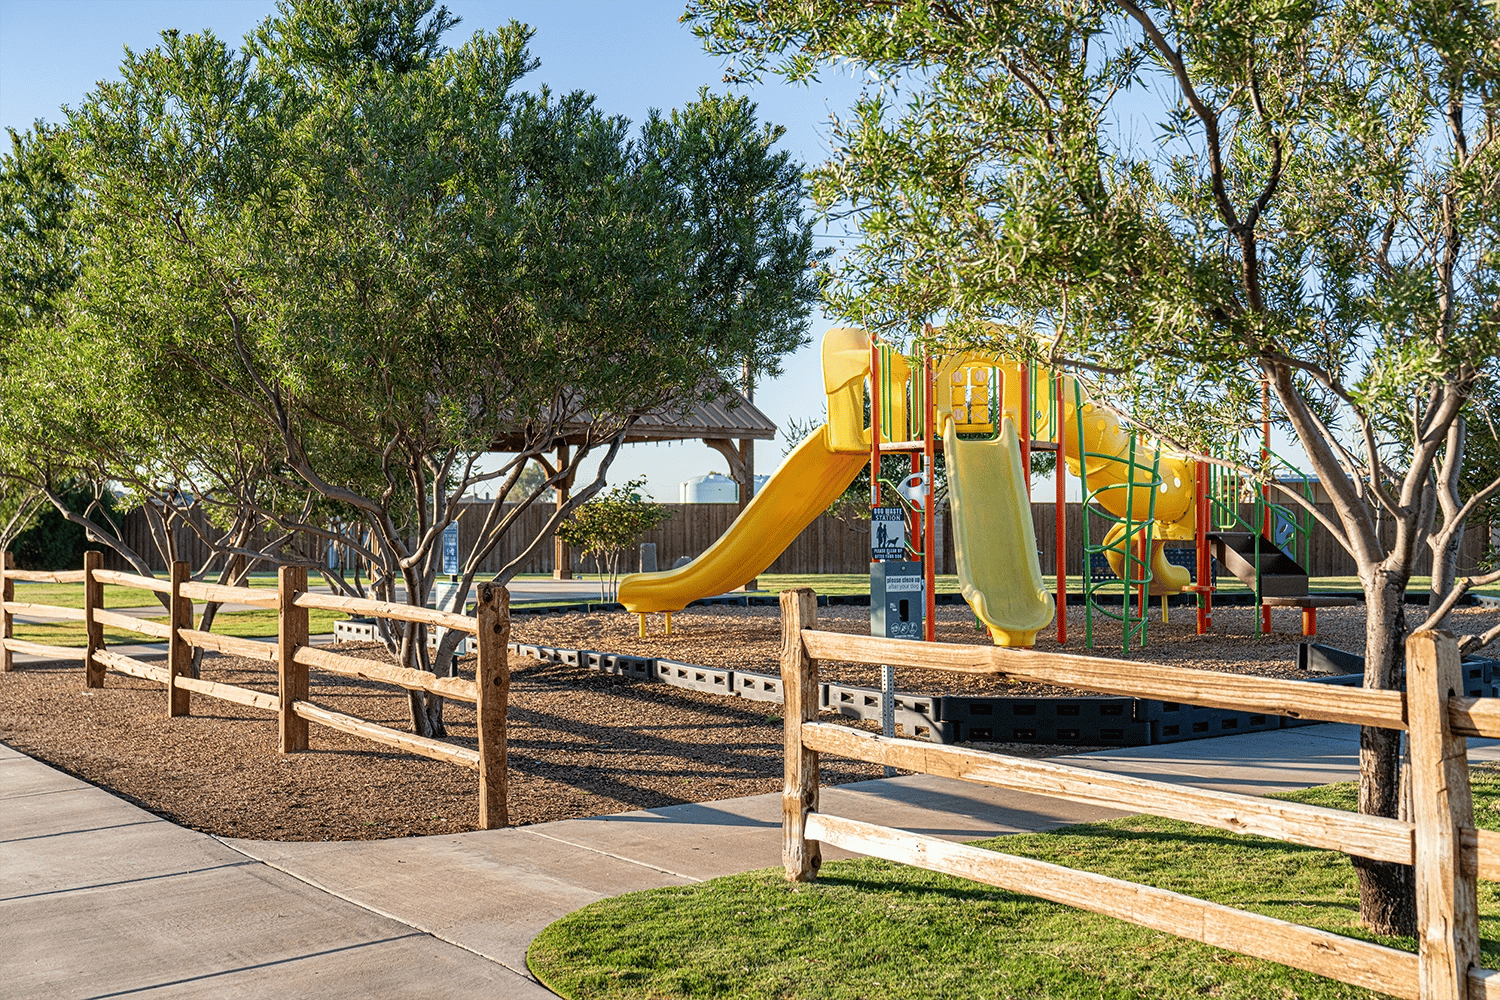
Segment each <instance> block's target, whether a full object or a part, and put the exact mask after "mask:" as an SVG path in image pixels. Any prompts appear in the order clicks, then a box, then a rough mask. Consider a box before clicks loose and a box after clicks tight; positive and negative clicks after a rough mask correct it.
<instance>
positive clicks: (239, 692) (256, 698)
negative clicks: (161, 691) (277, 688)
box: [177, 677, 281, 712]
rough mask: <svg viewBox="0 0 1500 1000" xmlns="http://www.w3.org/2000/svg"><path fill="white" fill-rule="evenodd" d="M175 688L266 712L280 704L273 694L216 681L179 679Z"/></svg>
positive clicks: (196, 678) (191, 678) (274, 709)
mask: <svg viewBox="0 0 1500 1000" xmlns="http://www.w3.org/2000/svg"><path fill="white" fill-rule="evenodd" d="M177 686H178V687H180V688H185V689H186V690H188V691H196V692H198V693H199V694H204V695H208V697H210V698H217V699H219V700H220V701H232V702H234V703H235V704H236V705H248V706H250V707H251V708H263V709H265V710H266V711H268V712H274V711H276V710H277V709H278V708H279V707H280V705H281V702H280V701H279V700H278V699H277V697H276V696H275V695H274V694H267V693H266V692H264V691H254V690H251V689H250V688H246V687H239V686H238V685H235V684H220V683H219V682H218V681H206V680H204V679H203V678H201V677H179V678H177Z"/></svg>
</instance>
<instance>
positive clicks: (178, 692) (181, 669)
mask: <svg viewBox="0 0 1500 1000" xmlns="http://www.w3.org/2000/svg"><path fill="white" fill-rule="evenodd" d="M171 580H172V593H171V596H170V598H169V599H168V602H167V604H168V613H169V615H170V621H171V623H172V634H171V635H170V636H169V637H168V639H167V718H169V719H172V718H176V717H177V716H180V715H187V714H189V709H190V708H191V702H190V701H189V699H190V698H191V696H192V692H191V691H189V690H188V689H187V688H180V687H178V686H177V678H179V677H186V676H188V675H189V674H190V673H192V670H193V647H191V646H189V645H188V643H187V640H186V639H184V638H183V637H182V630H183V629H185V628H192V627H193V602H192V600H191V599H189V598H186V597H183V596H182V585H183V584H184V583H187V581H188V564H187V563H185V562H183V561H181V560H178V561H176V562H174V563H172V576H171Z"/></svg>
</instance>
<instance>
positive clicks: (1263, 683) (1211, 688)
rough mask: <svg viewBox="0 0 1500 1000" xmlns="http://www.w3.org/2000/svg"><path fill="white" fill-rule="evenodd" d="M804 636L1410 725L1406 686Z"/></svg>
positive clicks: (1034, 678) (1196, 701)
mask: <svg viewBox="0 0 1500 1000" xmlns="http://www.w3.org/2000/svg"><path fill="white" fill-rule="evenodd" d="M802 641H803V644H804V645H805V646H806V647H807V652H808V655H809V656H811V657H813V658H814V659H819V660H847V661H851V662H855V663H889V664H891V665H892V666H898V667H919V668H922V669H925V670H949V671H953V672H955V673H966V674H996V675H999V676H1003V677H1007V678H1009V679H1011V680H1016V681H1030V682H1035V683H1040V684H1057V685H1061V686H1063V687H1072V688H1078V689H1080V690H1084V691H1095V692H1098V693H1100V694H1118V695H1126V696H1134V697H1139V698H1159V699H1161V700H1163V701H1172V702H1179V703H1181V704H1184V705H1201V706H1204V707H1206V708H1227V709H1230V710H1231V711H1239V712H1264V713H1266V714H1267V715H1286V716H1291V717H1292V718H1297V719H1321V720H1323V721H1325V722H1352V723H1355V724H1358V725H1367V726H1378V727H1381V728H1384V729H1405V728H1406V708H1405V702H1404V699H1403V697H1402V695H1401V693H1400V692H1399V691H1370V690H1366V689H1364V688H1344V687H1333V686H1330V685H1326V684H1308V683H1306V682H1305V681H1292V680H1282V679H1280V678H1276V677H1255V676H1249V675H1246V674H1226V673H1221V672H1219V671H1217V670H1193V669H1191V668H1188V667H1168V666H1164V665H1162V664H1158V663H1142V662H1138V661H1134V660H1112V659H1108V658H1105V657H1095V656H1073V655H1070V654H1067V653H1050V652H1038V651H1036V650H1027V649H1003V648H999V647H996V646H967V645H959V644H958V643H948V642H936V643H934V642H910V641H908V640H905V639H885V638H881V637H877V636H863V635H851V634H846V633H842V632H818V631H805V632H803V633H802Z"/></svg>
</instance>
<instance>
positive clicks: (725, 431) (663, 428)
mask: <svg viewBox="0 0 1500 1000" xmlns="http://www.w3.org/2000/svg"><path fill="white" fill-rule="evenodd" d="M588 429H589V423H588V422H587V421H586V420H578V421H576V422H573V423H568V424H564V425H563V429H562V434H561V436H560V439H559V443H561V442H566V443H568V444H570V445H572V444H578V443H580V442H582V441H583V439H584V436H585V435H586V434H587V433H588ZM777 430H778V428H777V426H776V423H775V422H774V421H773V420H772V419H771V418H770V417H768V416H766V415H765V414H764V413H762V412H761V411H760V410H758V409H756V407H755V404H754V403H751V402H748V401H747V400H746V399H745V397H744V396H743V395H742V394H741V393H739V392H737V391H735V390H733V389H728V390H727V392H726V394H725V395H724V396H723V397H722V398H721V399H719V400H717V401H711V402H703V403H698V404H696V405H694V406H692V407H691V408H689V409H686V410H683V411H658V412H652V413H646V414H644V415H642V416H641V417H640V418H638V419H637V420H636V422H635V423H634V424H633V425H632V426H631V428H630V431H629V433H628V434H627V435H626V437H625V441H626V443H627V444H637V443H641V442H646V441H695V440H713V439H730V440H745V439H750V440H756V441H769V440H772V439H774V438H775V437H776V432H777ZM520 447H522V443H521V441H520V439H519V438H517V439H515V440H510V439H506V438H502V439H500V440H498V441H496V442H495V443H494V444H493V445H492V446H491V450H493V451H516V450H517V449H519V448H520Z"/></svg>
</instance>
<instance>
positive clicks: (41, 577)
mask: <svg viewBox="0 0 1500 1000" xmlns="http://www.w3.org/2000/svg"><path fill="white" fill-rule="evenodd" d="M85 572H86V571H85V570H81V569H70V570H64V571H63V572H61V573H50V572H47V571H46V570H40V569H11V570H8V571H6V574H5V575H6V576H8V577H10V578H11V579H12V580H24V581H26V582H27V583H83V582H84V580H85V579H86V577H85V575H84V574H85Z"/></svg>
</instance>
